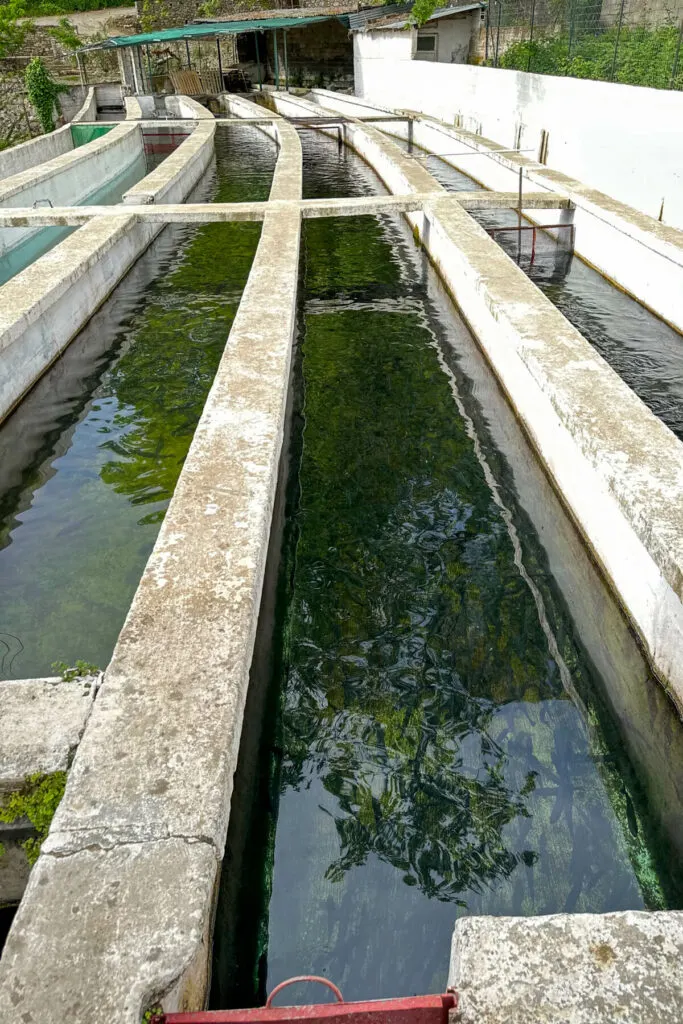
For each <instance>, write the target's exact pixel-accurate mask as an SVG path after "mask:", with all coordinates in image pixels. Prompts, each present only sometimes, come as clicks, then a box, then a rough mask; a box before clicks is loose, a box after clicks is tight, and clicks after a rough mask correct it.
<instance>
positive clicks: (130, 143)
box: [0, 122, 143, 255]
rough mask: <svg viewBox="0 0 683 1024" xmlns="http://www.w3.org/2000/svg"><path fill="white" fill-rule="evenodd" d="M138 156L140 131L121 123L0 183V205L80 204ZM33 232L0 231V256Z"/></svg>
mask: <svg viewBox="0 0 683 1024" xmlns="http://www.w3.org/2000/svg"><path fill="white" fill-rule="evenodd" d="M69 131H71V129H69ZM142 155H143V144H142V133H141V132H140V129H139V128H138V126H137V125H136V124H126V123H125V122H122V123H121V124H119V125H117V127H116V128H112V129H111V131H110V132H107V134H106V135H103V136H101V137H100V138H98V139H93V141H92V142H88V143H86V144H85V145H84V146H79V147H78V149H73V150H70V151H69V152H67V153H63V154H62V155H61V156H56V157H54V159H52V160H48V161H47V163H44V164H40V165H39V166H37V167H30V168H28V169H27V170H24V171H21V172H20V173H19V174H14V175H13V176H12V177H11V178H5V179H4V181H1V182H0V205H1V206H33V204H34V203H36V202H42V201H45V200H49V201H50V202H51V203H52V205H53V206H63V205H64V204H65V203H66V204H73V205H75V204H77V203H81V202H83V201H84V200H85V199H87V197H88V196H89V195H92V193H93V192H96V191H97V190H98V189H100V188H102V186H103V185H105V184H106V183H107V182H108V181H112V180H113V179H114V178H116V177H118V176H119V175H120V174H121V172H122V170H123V169H124V168H126V167H128V166H129V165H130V164H132V163H133V162H134V161H135V160H136V159H139V158H141V157H142ZM33 233H34V230H33V229H26V230H23V229H21V228H13V229H11V230H3V231H0V255H2V254H3V253H4V252H7V250H8V249H12V248H14V247H15V246H17V245H20V244H21V243H22V242H24V241H26V239H27V238H28V237H29V236H30V235H31V234H33Z"/></svg>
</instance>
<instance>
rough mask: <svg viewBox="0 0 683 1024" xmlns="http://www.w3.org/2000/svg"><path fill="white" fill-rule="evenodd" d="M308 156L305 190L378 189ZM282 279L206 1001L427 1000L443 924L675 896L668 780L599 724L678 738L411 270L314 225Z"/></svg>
mask: <svg viewBox="0 0 683 1024" xmlns="http://www.w3.org/2000/svg"><path fill="white" fill-rule="evenodd" d="M302 141H303V145H304V160H305V163H304V186H305V194H306V195H307V196H330V195H335V196H344V195H354V194H371V193H377V192H378V191H380V190H381V186H380V184H379V182H378V181H377V179H376V178H375V177H374V175H373V174H372V173H371V172H370V171H369V169H368V168H367V167H366V166H365V165H364V164H363V163H362V162H361V161H360V160H359V159H358V158H356V157H355V156H354V155H353V154H351V153H348V152H346V153H344V154H342V155H341V156H338V154H337V148H336V142H331V141H329V140H326V139H324V138H322V137H320V136H317V135H314V134H313V133H309V132H306V133H302ZM301 285H302V287H301V306H300V320H299V351H298V357H297V362H296V367H295V371H294V387H293V396H294V397H293V404H294V410H293V420H292V424H293V425H292V436H291V443H290V445H289V448H288V451H287V460H288V462H287V463H286V465H288V469H289V477H288V489H287V516H286V524H285V530H284V544H283V548H282V555H281V562H280V572H279V582H278V589H277V595H276V596H277V601H276V602H275V599H274V597H273V595H272V594H271V595H270V597H268V595H267V594H266V597H264V608H263V610H262V620H261V624H260V630H261V639H260V643H257V652H256V657H255V665H256V666H257V668H256V671H253V672H252V680H251V685H250V693H249V704H248V707H247V715H246V720H245V732H244V735H243V741H242V746H241V750H240V761H239V767H238V771H237V774H236V779H235V791H234V794H233V799H232V804H231V819H230V829H229V835H228V844H227V850H226V857H225V862H224V871H223V879H222V884H221V893H220V897H219V905H218V914H217V923H216V930H215V963H214V992H213V996H212V1001H213V1005H214V1006H230V1005H232V1006H244V1005H249V1004H252V1003H258V1002H261V1001H262V1000H263V998H264V994H265V991H266V989H267V990H270V989H272V987H273V986H274V985H275V984H277V983H278V982H280V981H282V980H283V979H285V978H287V977H290V976H293V975H297V974H303V973H313V974H317V975H323V976H325V977H327V978H330V979H331V980H333V981H334V982H335V983H337V984H338V985H340V986H341V988H342V991H343V993H344V995H345V997H346V998H348V999H356V998H363V999H368V998H379V997H388V996H392V995H405V994H412V993H420V992H429V991H442V990H443V987H444V985H445V983H446V975H447V961H448V953H449V945H450V937H451V932H452V929H453V924H454V921H455V919H456V918H457V917H458V916H459V915H461V914H477V913H485V914H513V915H520V914H524V915H529V914H547V913H553V912H557V911H576V912H587V911H600V912H601V911H610V910H621V909H626V908H642V907H649V908H658V907H671V906H676V907H680V906H683V897H682V887H681V879H680V877H677V874H676V872H677V867H676V865H677V860H676V854H675V851H673V849H672V846H671V845H670V836H669V837H667V836H665V835H664V832H665V827H664V818H665V814H664V811H663V810H662V809H664V808H666V813H667V814H669V815H670V816H671V815H672V811H673V808H674V807H675V808H676V810H675V812H674V813H673V817H674V818H675V825H674V826H673V828H674V830H675V828H676V827H677V828H678V830H679V831H678V834H679V838H680V834H681V824H682V823H683V817H682V816H681V797H680V794H678V793H677V791H676V779H675V778H669V777H668V776H667V773H666V771H663V772H661V773H660V774H659V775H657V774H656V773H655V772H654V771H651V772H646V771H645V770H644V769H643V764H642V763H638V764H636V761H635V759H634V761H632V760H630V759H629V757H628V756H627V753H626V750H627V747H628V748H629V749H632V750H633V751H634V753H635V754H637V753H638V750H639V748H638V745H637V743H635V744H632V743H630V741H629V743H627V742H626V741H625V739H624V734H623V733H620V731H619V728H618V725H617V717H618V718H619V720H620V721H621V720H624V721H626V722H627V723H628V721H629V720H630V719H631V718H633V717H635V719H636V720H637V722H638V730H639V731H640V732H644V733H646V734H647V737H648V743H650V749H649V753H650V754H651V753H652V744H651V742H650V741H652V738H653V736H655V735H656V736H657V743H659V742H660V737H661V744H662V749H666V754H665V755H664V757H665V758H668V757H669V756H670V753H671V752H673V756H675V757H680V754H681V739H680V729H679V728H678V722H677V720H676V719H675V716H674V715H673V714H672V711H671V708H670V707H669V706H668V704H667V701H666V698H665V697H664V695H663V693H660V691H659V690H658V689H657V686H656V684H655V683H654V681H653V680H652V679H650V678H649V676H648V670H647V667H646V666H645V665H644V663H643V661H642V659H641V658H640V655H639V654H638V651H637V648H636V646H635V644H634V642H633V639H632V637H631V635H630V633H629V631H628V628H627V626H626V624H625V623H624V621H623V619H622V617H621V615H620V613H619V611H618V610H617V609H616V607H615V606H614V603H613V602H612V601H611V599H610V596H609V594H608V592H607V590H606V588H605V586H604V584H603V582H602V581H601V580H600V579H599V578H598V576H597V574H596V572H595V569H594V567H593V565H592V563H591V561H590V559H589V557H588V556H587V554H586V552H585V551H584V550H583V548H582V546H581V544H580V541H579V538H578V537H577V535H576V533H575V531H574V529H573V527H572V526H571V524H570V523H569V522H568V521H567V518H566V517H565V516H564V514H563V512H562V510H561V507H560V505H559V503H558V501H557V499H556V497H555V495H554V494H553V492H552V489H551V488H550V485H549V484H548V481H547V479H546V478H545V477H544V475H543V473H542V472H541V471H540V469H539V467H538V465H537V464H536V462H535V460H534V458H533V456H532V454H531V453H530V451H529V449H528V447H527V446H526V444H525V442H524V439H523V437H522V434H521V431H520V429H519V427H518V425H517V423H516V421H515V420H514V417H513V415H512V413H511V412H510V410H509V408H508V406H507V404H506V402H505V400H504V398H503V396H502V395H501V393H500V391H499V389H498V388H497V386H496V384H495V381H494V380H493V378H492V375H491V373H490V371H489V370H488V368H487V366H486V365H485V363H484V360H483V358H482V357H481V355H480V353H479V350H478V348H477V346H476V344H475V343H474V341H473V339H472V338H471V336H470V335H469V333H468V331H467V329H466V327H465V326H464V324H463V323H462V321H461V320H460V319H459V318H458V316H457V314H456V312H455V310H454V309H453V307H452V306H451V304H450V303H449V300H448V298H447V296H446V295H445V293H444V290H443V288H442V286H441V285H440V283H439V280H438V278H437V277H436V275H435V273H434V272H433V270H432V268H431V267H430V265H429V264H428V262H427V260H426V259H425V257H424V254H423V253H422V252H421V250H419V249H416V248H415V246H414V243H413V241H412V236H411V234H410V232H409V231H408V230H407V228H406V226H405V224H404V222H402V221H401V220H399V219H397V218H393V217H382V218H372V217H367V218H348V219H342V218H339V219H331V220H322V221H307V222H305V225H304V234H303V245H302V282H301ZM273 604H275V606H274V608H273ZM271 629H272V633H273V642H272V645H271V644H270V640H271V638H270V631H271ZM269 647H270V655H269V656H268V653H267V652H268V649H269ZM264 651H265V653H264ZM268 669H270V672H271V675H270V685H268V684H267V682H266V681H265V680H268ZM660 698H661V699H660ZM612 710H613V711H614V713H612ZM645 722H647V725H646V726H644V723H645ZM655 746H656V744H655ZM643 756H644V760H646V759H647V756H648V752H647V751H646V753H645V755H643ZM650 767H651V766H650ZM660 810H662V813H660ZM667 822H668V826H671V820H669V819H667ZM305 995H306V996H307V997H308V998H311V997H314V998H316V999H318V998H320V999H323V1000H324V999H325V995H324V993H323V990H322V989H315V991H307V992H306V993H305ZM297 998H304V990H303V989H302V988H300V989H291V990H289V992H288V996H287V999H286V1001H287V1002H295V1001H296V1000H297Z"/></svg>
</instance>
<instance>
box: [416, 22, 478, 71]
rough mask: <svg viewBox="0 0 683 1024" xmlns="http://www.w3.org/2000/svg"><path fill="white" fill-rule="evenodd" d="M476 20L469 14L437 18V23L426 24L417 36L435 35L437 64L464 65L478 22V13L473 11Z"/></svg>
mask: <svg viewBox="0 0 683 1024" xmlns="http://www.w3.org/2000/svg"><path fill="white" fill-rule="evenodd" d="M474 14H475V15H476V18H473V17H472V16H471V14H466V15H462V14H461V15H459V16H458V17H453V18H439V19H438V20H437V21H431V22H428V23H427V24H426V25H425V26H424V27H423V28H422V29H420V31H419V33H418V34H419V35H436V37H437V53H436V60H437V61H438V63H439V64H466V63H467V58H468V57H469V53H470V40H471V38H472V28H473V25H475V24H476V25H478V24H479V21H480V13H479V11H478V10H477V11H475V12H474Z"/></svg>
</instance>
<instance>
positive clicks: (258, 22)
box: [79, 14, 349, 53]
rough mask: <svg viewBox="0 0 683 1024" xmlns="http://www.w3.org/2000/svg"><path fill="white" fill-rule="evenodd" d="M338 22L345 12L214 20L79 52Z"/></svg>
mask: <svg viewBox="0 0 683 1024" xmlns="http://www.w3.org/2000/svg"><path fill="white" fill-rule="evenodd" d="M321 21H341V22H342V24H344V25H348V23H349V19H348V17H347V15H345V14H338V15H334V16H330V15H325V14H324V15H322V16H320V17H310V18H254V19H252V20H251V21H214V22H208V23H206V24H202V25H183V26H181V27H180V28H164V29H159V30H158V31H156V32H141V33H140V34H139V35H136V36H112V38H111V39H104V40H103V41H102V42H101V43H93V45H92V46H83V47H82V48H81V50H80V51H79V52H80V53H82V52H84V51H86V50H108V49H112V48H115V47H121V46H144V45H145V44H146V43H150V44H155V43H171V42H174V41H176V40H178V39H202V38H204V37H205V36H214V37H215V36H226V35H233V36H234V35H237V34H239V33H240V32H257V31H259V30H266V29H274V28H301V26H302V25H311V24H313V22H321Z"/></svg>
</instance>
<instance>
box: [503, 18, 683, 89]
mask: <svg viewBox="0 0 683 1024" xmlns="http://www.w3.org/2000/svg"><path fill="white" fill-rule="evenodd" d="M682 44H683V0H489V5H488V9H487V12H486V41H485V54H484V62H485V63H486V64H487V65H488V66H490V67H501V68H514V69H516V70H518V71H532V72H536V73H538V74H545V75H568V76H570V77H572V78H592V79H599V80H601V81H605V82H621V83H623V84H628V85H644V86H651V87H653V88H655V89H683V48H682Z"/></svg>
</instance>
